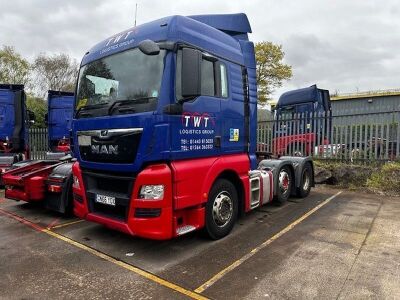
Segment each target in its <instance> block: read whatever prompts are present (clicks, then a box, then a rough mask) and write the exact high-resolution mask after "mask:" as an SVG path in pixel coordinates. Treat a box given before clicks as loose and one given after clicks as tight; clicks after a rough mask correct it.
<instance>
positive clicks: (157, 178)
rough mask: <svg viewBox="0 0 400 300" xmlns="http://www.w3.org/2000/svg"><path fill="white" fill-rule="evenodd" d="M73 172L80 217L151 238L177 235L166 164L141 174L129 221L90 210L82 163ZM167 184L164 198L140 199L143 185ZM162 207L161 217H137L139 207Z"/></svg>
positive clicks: (130, 206)
mask: <svg viewBox="0 0 400 300" xmlns="http://www.w3.org/2000/svg"><path fill="white" fill-rule="evenodd" d="M72 170H73V174H74V176H76V177H77V178H78V180H79V187H77V186H76V185H74V187H73V193H74V213H75V215H76V216H77V217H79V218H82V219H86V220H88V221H93V222H96V223H99V224H102V225H104V226H106V227H108V228H111V229H115V230H118V231H122V232H125V233H127V234H131V235H136V236H140V237H144V238H149V239H157V240H165V239H170V238H172V237H174V236H176V226H177V223H178V220H177V218H176V217H174V214H173V205H172V175H171V170H170V168H169V167H168V165H166V164H159V165H153V166H150V167H148V168H146V169H144V170H143V171H142V172H140V173H139V174H138V176H137V177H136V178H135V182H134V187H133V190H132V193H131V199H130V202H129V208H128V213H127V219H126V220H124V221H123V220H119V219H116V218H112V217H110V216H106V215H105V214H100V213H96V212H91V211H89V208H88V207H89V205H88V200H87V197H86V193H85V187H84V181H83V178H82V172H81V169H80V167H79V163H77V162H76V163H75V164H74V165H73V168H72ZM146 184H148V185H159V184H161V185H164V198H163V199H161V200H144V199H139V191H140V188H141V186H143V185H146ZM143 209H149V210H151V209H154V210H160V214H159V215H158V216H152V217H151V218H146V217H137V216H135V215H136V214H135V211H136V210H143Z"/></svg>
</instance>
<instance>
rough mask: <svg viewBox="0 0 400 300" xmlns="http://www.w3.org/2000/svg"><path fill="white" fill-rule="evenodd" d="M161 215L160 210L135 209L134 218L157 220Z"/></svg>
mask: <svg viewBox="0 0 400 300" xmlns="http://www.w3.org/2000/svg"><path fill="white" fill-rule="evenodd" d="M160 215H161V208H136V209H135V218H157V217H159V216H160Z"/></svg>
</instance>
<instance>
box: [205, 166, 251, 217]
mask: <svg viewBox="0 0 400 300" xmlns="http://www.w3.org/2000/svg"><path fill="white" fill-rule="evenodd" d="M218 179H226V180H229V181H230V182H231V183H232V184H233V185H234V186H235V189H236V192H237V194H238V207H239V216H241V215H242V214H243V213H244V212H245V205H244V204H245V191H244V185H243V181H242V180H241V179H240V177H239V174H238V173H236V171H234V170H232V169H228V170H224V171H222V172H221V173H220V174H218V176H217V177H216V178H215V179H214V181H213V183H212V184H211V187H212V186H213V185H214V183H215V182H216V181H217V180H218ZM211 187H210V189H211Z"/></svg>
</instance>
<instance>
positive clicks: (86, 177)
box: [82, 170, 135, 221]
mask: <svg viewBox="0 0 400 300" xmlns="http://www.w3.org/2000/svg"><path fill="white" fill-rule="evenodd" d="M82 176H83V181H84V184H85V187H86V198H87V200H88V205H89V211H90V212H92V213H95V214H98V215H102V216H105V217H109V218H112V219H117V220H119V221H126V220H127V218H128V210H129V204H130V198H131V194H132V188H133V185H134V182H135V177H134V176H133V175H132V174H127V173H102V172H98V171H93V170H90V171H89V170H82ZM96 195H104V196H109V197H115V206H112V205H107V204H102V203H98V202H96V201H95V200H96Z"/></svg>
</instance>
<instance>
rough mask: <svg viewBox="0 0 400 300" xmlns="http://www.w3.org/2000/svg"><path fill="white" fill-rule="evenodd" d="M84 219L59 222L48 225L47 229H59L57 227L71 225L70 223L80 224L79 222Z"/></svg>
mask: <svg viewBox="0 0 400 300" xmlns="http://www.w3.org/2000/svg"><path fill="white" fill-rule="evenodd" d="M84 221H85V220H76V221H71V222H66V223H61V224H58V225H54V226H49V227H47V229H57V228H62V227H65V226H69V225H74V224H78V223H81V222H84Z"/></svg>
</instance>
